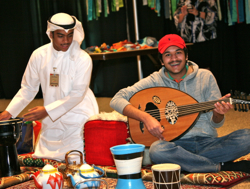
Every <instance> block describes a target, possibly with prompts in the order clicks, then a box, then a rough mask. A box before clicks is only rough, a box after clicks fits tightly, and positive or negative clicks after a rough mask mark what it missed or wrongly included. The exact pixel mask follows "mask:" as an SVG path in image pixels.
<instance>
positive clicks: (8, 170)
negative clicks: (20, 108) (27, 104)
mask: <svg viewBox="0 0 250 189" xmlns="http://www.w3.org/2000/svg"><path fill="white" fill-rule="evenodd" d="M22 123H23V121H22V120H21V119H19V118H16V119H10V120H5V121H0V177H8V176H12V175H17V174H20V173H21V171H20V165H19V163H18V156H17V149H16V143H17V141H18V140H19V138H20V135H21V131H22Z"/></svg>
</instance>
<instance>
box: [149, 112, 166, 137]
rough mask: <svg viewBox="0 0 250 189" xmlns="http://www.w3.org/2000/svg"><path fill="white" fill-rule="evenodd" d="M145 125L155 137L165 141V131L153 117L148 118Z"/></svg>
mask: <svg viewBox="0 0 250 189" xmlns="http://www.w3.org/2000/svg"><path fill="white" fill-rule="evenodd" d="M144 124H145V126H146V127H147V129H148V131H149V132H150V133H151V134H152V135H153V136H155V137H157V138H158V139H159V140H165V139H164V136H163V135H162V133H163V131H164V129H163V128H162V127H161V124H160V122H159V121H157V120H156V119H155V118H154V117H152V116H151V115H149V116H147V118H146V120H145V121H144Z"/></svg>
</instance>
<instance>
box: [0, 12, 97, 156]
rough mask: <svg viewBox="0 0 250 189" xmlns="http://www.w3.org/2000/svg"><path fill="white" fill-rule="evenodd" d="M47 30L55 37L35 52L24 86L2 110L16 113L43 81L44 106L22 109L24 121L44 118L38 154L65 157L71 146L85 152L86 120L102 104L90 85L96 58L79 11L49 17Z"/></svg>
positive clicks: (2, 117)
mask: <svg viewBox="0 0 250 189" xmlns="http://www.w3.org/2000/svg"><path fill="white" fill-rule="evenodd" d="M46 33H47V35H48V37H49V38H50V40H51V42H50V43H48V44H46V45H43V46H41V47H40V48H38V49H36V50H35V51H34V52H33V53H32V55H31V57H30V60H29V62H28V65H27V67H26V70H25V72H24V75H23V79H22V82H21V89H20V90H19V91H18V92H17V94H16V95H15V97H14V98H13V99H12V101H11V102H10V104H9V105H8V107H7V108H6V110H5V111H3V112H2V113H1V114H0V120H8V119H10V118H15V117H16V116H17V115H18V114H19V113H20V112H21V111H22V110H23V109H24V108H25V107H26V106H27V105H28V104H29V103H30V102H31V101H32V100H33V99H34V97H35V96H36V94H37V92H38V91H39V86H40V85H41V89H42V93H43V99H44V106H37V107H34V108H31V109H29V110H28V113H26V114H24V115H23V117H24V121H34V120H40V119H42V128H41V132H40V137H39V141H38V143H37V146H36V148H35V152H34V154H33V156H34V157H36V158H49V159H54V160H58V161H62V160H65V154H66V153H67V152H68V151H70V150H79V151H80V152H82V153H83V148H84V145H83V126H84V123H85V122H86V121H87V119H88V118H89V117H90V116H92V115H95V114H98V112H99V109H98V105H97V102H96V99H95V96H94V94H93V92H92V91H91V89H90V88H89V83H90V78H91V72H92V60H91V58H90V56H89V55H88V54H87V53H86V52H85V51H83V50H82V49H81V48H80V45H81V43H82V41H83V39H84V31H83V27H82V24H81V22H79V21H78V20H77V18H76V17H75V16H71V15H69V14H66V13H57V14H55V15H53V16H52V17H51V18H50V19H49V20H48V21H47V32H46ZM75 158H76V157H75Z"/></svg>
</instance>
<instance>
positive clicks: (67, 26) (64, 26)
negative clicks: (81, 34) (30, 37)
mask: <svg viewBox="0 0 250 189" xmlns="http://www.w3.org/2000/svg"><path fill="white" fill-rule="evenodd" d="M72 18H73V20H74V23H73V24H68V25H59V24H55V23H53V22H51V17H50V18H49V22H50V23H51V24H54V25H57V26H60V27H62V28H64V29H71V28H73V27H75V25H76V20H75V18H74V17H72Z"/></svg>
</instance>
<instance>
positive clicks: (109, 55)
mask: <svg viewBox="0 0 250 189" xmlns="http://www.w3.org/2000/svg"><path fill="white" fill-rule="evenodd" d="M191 45H193V43H186V46H187V48H189V47H190V46H191ZM156 53H158V47H152V48H146V49H136V50H127V51H116V52H102V53H89V55H90V57H91V58H92V60H109V59H117V58H125V57H132V56H137V67H138V75H139V80H140V79H142V78H143V73H142V69H141V61H140V56H141V55H147V56H148V57H149V58H150V60H151V61H152V62H153V63H154V64H155V65H158V63H157V61H156V60H155V59H154V58H153V57H152V55H151V54H156Z"/></svg>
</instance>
